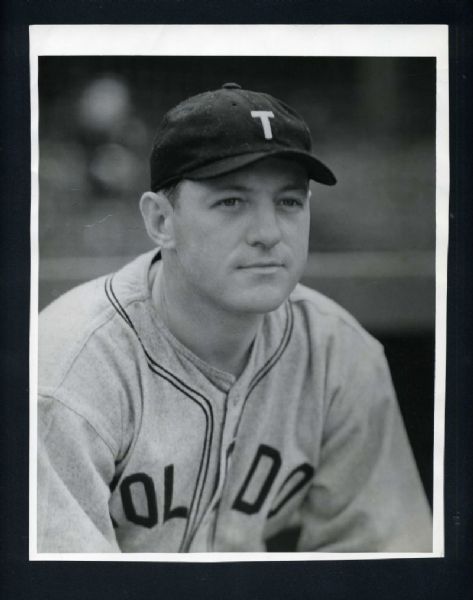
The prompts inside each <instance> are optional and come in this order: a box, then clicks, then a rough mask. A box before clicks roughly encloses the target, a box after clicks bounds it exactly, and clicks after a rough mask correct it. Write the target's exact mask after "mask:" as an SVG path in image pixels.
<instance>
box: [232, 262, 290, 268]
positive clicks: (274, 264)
mask: <svg viewBox="0 0 473 600" xmlns="http://www.w3.org/2000/svg"><path fill="white" fill-rule="evenodd" d="M283 266H284V265H283V263H281V262H278V261H258V262H254V263H249V264H245V265H240V266H239V267H238V268H239V269H243V270H244V269H268V270H269V269H278V268H281V267H283Z"/></svg>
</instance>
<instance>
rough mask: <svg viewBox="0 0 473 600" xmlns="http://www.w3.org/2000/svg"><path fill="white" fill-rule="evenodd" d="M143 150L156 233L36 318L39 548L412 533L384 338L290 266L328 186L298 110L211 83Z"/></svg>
mask: <svg viewBox="0 0 473 600" xmlns="http://www.w3.org/2000/svg"><path fill="white" fill-rule="evenodd" d="M150 162H151V186H150V191H149V192H146V193H145V194H144V195H143V197H142V199H141V205H140V206H141V211H142V214H143V217H144V222H145V225H146V229H147V232H148V234H149V236H150V238H151V239H152V241H153V242H154V244H155V246H156V248H155V249H154V250H153V251H151V252H149V253H147V254H144V255H142V256H139V257H138V258H136V259H135V260H134V261H133V262H131V263H130V264H128V265H126V266H125V267H123V268H122V269H121V270H119V271H118V272H116V273H114V274H112V275H109V276H106V277H102V278H100V279H97V280H94V281H92V282H89V283H86V284H84V285H81V286H79V287H77V288H75V289H73V290H72V291H70V292H68V293H67V294H65V295H64V296H62V297H60V298H59V299H58V300H56V301H55V302H53V303H52V304H51V305H50V306H49V307H47V308H46V309H45V310H44V311H43V313H42V314H41V317H40V347H39V436H38V437H39V442H38V550H39V551H40V552H222V551H223V552H228V551H232V552H243V551H257V552H258V551H265V550H266V547H267V546H266V544H267V540H268V539H270V538H271V537H272V536H275V535H276V534H278V533H280V532H282V531H284V530H285V529H287V528H288V527H290V526H298V527H300V536H299V539H298V544H297V550H299V551H314V552H320V551H327V552H379V551H384V552H389V551H393V552H396V551H401V552H404V551H419V552H420V551H429V550H430V549H431V518H430V511H429V508H428V504H427V502H426V499H425V496H424V492H423V489H422V485H421V482H420V480H419V476H418V472H417V469H416V466H415V463H414V460H413V456H412V453H411V449H410V447H409V443H408V440H407V437H406V433H405V430H404V426H403V423H402V419H401V416H400V413H399V408H398V405H397V402H396V398H395V394H394V390H393V386H392V383H391V379H390V374H389V370H388V367H387V364H386V360H385V357H384V354H383V349H382V347H381V345H380V344H379V343H378V342H377V341H376V340H374V339H373V338H372V337H371V336H370V335H369V334H368V333H367V332H366V331H364V330H363V329H362V328H361V327H360V325H359V324H358V323H357V322H356V321H355V320H354V318H353V317H351V316H350V315H349V314H348V313H347V312H346V311H345V310H343V309H342V308H341V307H339V306H338V305H337V304H335V303H334V302H332V301H331V300H329V299H328V298H326V297H324V296H322V295H321V294H319V293H317V292H316V291H313V290H310V289H308V288H306V287H304V286H302V285H300V284H298V281H299V279H300V277H301V275H302V273H303V270H304V265H305V262H306V258H307V252H308V238H309V222H310V218H309V208H310V206H309V205H310V201H309V197H310V191H309V181H310V180H313V181H315V182H318V183H319V184H325V185H333V184H334V183H335V177H334V175H333V174H332V172H331V171H330V170H329V169H328V168H327V167H326V166H325V165H324V164H323V163H322V162H321V161H320V160H319V159H317V158H316V157H315V156H314V155H313V153H312V149H311V137H310V133H309V130H308V128H307V125H306V124H305V122H304V121H303V120H302V119H301V117H300V116H298V114H297V113H296V112H294V111H293V110H292V109H291V108H290V107H288V106H287V105H285V104H284V103H283V102H281V101H279V100H277V99H275V98H273V97H271V96H269V95H267V94H264V93H257V92H253V91H247V90H243V89H241V88H240V86H238V85H237V84H225V85H224V86H223V87H222V88H221V89H218V90H216V91H210V92H205V93H203V94H200V95H198V96H195V97H192V98H189V99H187V100H185V101H184V102H182V103H181V104H179V105H178V106H176V107H174V108H173V109H172V110H170V111H169V112H168V113H167V115H166V116H165V117H164V119H163V121H162V123H161V126H160V128H159V130H158V132H157V135H156V138H155V141H154V146H153V150H152V154H151V161H150Z"/></svg>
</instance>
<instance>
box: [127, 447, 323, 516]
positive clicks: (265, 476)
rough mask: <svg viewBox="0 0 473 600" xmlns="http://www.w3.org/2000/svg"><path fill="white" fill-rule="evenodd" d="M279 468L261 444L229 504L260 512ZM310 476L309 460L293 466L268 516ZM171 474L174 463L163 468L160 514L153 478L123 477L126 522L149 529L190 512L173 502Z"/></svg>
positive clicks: (279, 463)
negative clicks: (139, 500)
mask: <svg viewBox="0 0 473 600" xmlns="http://www.w3.org/2000/svg"><path fill="white" fill-rule="evenodd" d="M282 468H283V462H282V460H281V454H280V453H279V451H278V450H276V449H275V448H272V447H271V446H269V445H266V444H260V445H259V447H258V449H257V451H256V454H255V456H254V458H253V461H252V462H251V464H250V466H249V469H248V473H247V475H246V477H245V478H244V479H243V482H242V485H241V487H240V490H239V492H238V493H237V495H236V497H235V499H234V501H233V503H232V509H233V510H237V511H239V512H241V513H244V514H247V515H254V514H256V513H258V512H260V511H261V509H262V508H263V506H264V504H265V502H266V500H267V498H268V496H269V494H270V492H271V490H272V489H273V485H274V482H275V480H276V477H277V475H278V474H279V472H280V471H281V469H282ZM313 476H314V468H313V467H312V466H311V465H310V464H309V463H301V464H300V465H298V466H297V467H295V468H293V469H292V470H291V471H290V472H289V473H288V475H287V476H286V478H285V479H284V481H283V482H282V484H281V485H280V486H279V488H278V490H277V492H276V494H275V495H274V503H273V506H272V507H271V509H270V510H269V512H268V515H267V516H268V518H271V517H274V516H275V515H277V514H278V513H279V512H280V511H281V509H282V508H283V507H284V506H285V505H286V504H287V503H288V502H289V501H290V500H291V499H292V498H293V497H294V496H295V495H296V494H297V493H298V492H300V491H301V490H302V489H303V488H304V487H305V486H306V485H307V484H308V483H309V481H311V479H312V478H313ZM174 477H175V472H174V465H172V464H171V465H167V466H166V467H165V468H164V510H163V514H162V515H161V516H160V515H159V514H158V501H157V495H156V486H155V482H154V481H153V479H152V478H151V477H150V476H149V475H147V474H146V473H134V474H132V475H128V476H127V477H125V478H124V479H123V481H122V482H121V483H120V496H121V500H122V504H123V511H124V513H125V516H126V518H127V519H128V521H130V522H132V523H134V524H136V525H140V526H142V527H147V528H152V527H155V526H156V525H158V524H159V523H162V524H164V523H166V521H169V520H170V519H186V518H187V517H188V515H189V507H188V506H184V505H179V504H177V505H174V499H173V488H174ZM138 488H141V489H138ZM138 491H139V492H144V495H145V497H146V505H147V510H146V513H145V514H140V513H138V511H137V510H136V507H135V504H134V502H133V495H134V493H138ZM250 492H251V493H250Z"/></svg>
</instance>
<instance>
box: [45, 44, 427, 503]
mask: <svg viewBox="0 0 473 600" xmlns="http://www.w3.org/2000/svg"><path fill="white" fill-rule="evenodd" d="M229 81H234V82H237V83H239V84H240V85H241V86H242V87H244V88H247V89H253V90H256V91H264V92H268V93H270V94H272V95H274V96H276V97H278V98H280V99H281V100H283V101H285V102H287V103H288V104H290V105H291V106H293V107H294V108H295V109H296V110H297V111H298V112H299V113H300V114H301V115H302V116H303V117H304V118H305V120H306V121H307V123H308V124H309V127H310V129H311V131H312V136H313V141H314V153H315V154H316V155H317V156H318V157H319V158H321V159H322V160H323V161H324V162H326V164H327V165H328V166H330V168H331V169H332V170H333V171H334V173H335V175H336V177H337V179H338V184H337V185H336V186H335V187H333V188H329V187H325V186H321V185H317V184H313V188H312V194H313V202H312V223H311V238H310V251H311V253H310V258H309V262H308V266H307V271H306V275H305V278H304V283H306V284H307V285H309V286H311V287H313V288H316V289H318V290H319V291H321V292H322V293H325V294H326V295H328V296H330V297H331V298H333V299H334V300H336V301H337V302H339V303H340V304H342V305H343V306H344V307H345V308H346V309H348V310H349V311H350V312H351V313H352V314H353V315H354V316H355V317H356V318H357V319H358V320H359V321H360V322H361V323H362V324H363V325H364V326H365V327H366V328H367V329H368V330H369V331H370V332H371V333H373V334H374V335H375V336H376V337H377V338H378V339H379V340H380V341H381V342H382V343H383V344H384V346H385V350H386V355H387V357H388V360H389V363H390V366H391V371H392V375H393V380H394V384H395V387H396V390H397V393H398V396H399V402H400V406H401V410H402V413H403V416H404V419H405V422H406V427H407V430H408V434H409V437H410V439H411V444H412V446H413V450H414V454H415V456H416V459H417V463H418V466H419V471H420V474H421V477H422V480H423V483H424V486H425V489H426V492H427V495H428V498H429V500H430V501H431V499H432V451H433V383H434V341H435V340H434V320H435V110H436V107H435V59H433V58H330V57H328V58H313V57H291V58H286V57H283V58H281V57H250V58H249V57H125V56H123V57H72V56H71V57H40V59H39V102H40V104H39V106H40V130H39V134H40V135H39V137H40V173H39V175H40V198H39V244H40V269H39V309H42V308H43V307H44V306H45V305H47V304H48V303H49V302H51V301H52V300H54V299H55V298H56V297H57V296H59V295H60V294H62V293H63V292H64V291H66V290H67V289H69V288H71V287H73V286H75V285H77V284H79V283H81V282H83V281H86V280H88V279H92V278H94V277H97V276H99V275H103V274H105V273H108V272H110V271H113V270H115V269H117V268H119V267H120V266H121V265H123V264H125V263H126V262H127V261H128V260H129V259H131V258H132V257H134V256H135V255H137V254H139V253H141V252H144V251H146V250H148V249H150V248H151V247H152V246H151V243H150V242H149V240H148V238H147V236H146V232H145V229H144V226H143V224H142V221H141V217H140V214H139V209H138V201H139V198H140V196H141V194H142V193H143V192H144V191H146V190H147V189H148V188H149V173H148V156H149V152H150V148H151V144H152V140H153V135H154V131H155V129H156V128H157V126H158V124H159V122H160V120H161V117H162V116H163V114H164V113H165V112H166V111H167V110H168V109H170V108H171V107H172V106H174V105H175V104H177V103H178V102H180V101H181V100H183V99H184V98H186V97H188V96H190V95H193V94H196V93H200V92H202V91H205V90H209V89H215V88H218V87H220V86H221V85H222V84H223V83H225V82H229ZM71 318H73V315H71Z"/></svg>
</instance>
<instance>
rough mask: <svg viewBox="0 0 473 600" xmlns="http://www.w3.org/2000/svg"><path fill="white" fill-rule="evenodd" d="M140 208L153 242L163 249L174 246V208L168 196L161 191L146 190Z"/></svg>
mask: <svg viewBox="0 0 473 600" xmlns="http://www.w3.org/2000/svg"><path fill="white" fill-rule="evenodd" d="M140 210H141V214H142V215H143V220H144V222H145V226H146V231H147V232H148V235H149V237H150V238H151V239H152V240H153V242H154V243H155V244H156V245H157V246H159V247H160V248H163V249H169V248H173V247H174V228H173V222H172V218H173V213H174V209H173V207H172V205H171V203H170V202H169V200H168V198H167V197H166V196H165V195H164V194H162V193H160V192H158V193H154V192H145V193H144V194H143V196H142V197H141V200H140Z"/></svg>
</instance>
